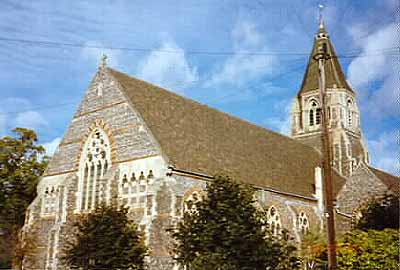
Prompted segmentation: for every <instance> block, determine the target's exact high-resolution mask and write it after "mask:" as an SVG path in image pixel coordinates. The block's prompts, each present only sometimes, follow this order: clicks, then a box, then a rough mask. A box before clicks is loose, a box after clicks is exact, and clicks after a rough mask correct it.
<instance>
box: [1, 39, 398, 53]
mask: <svg viewBox="0 0 400 270" xmlns="http://www.w3.org/2000/svg"><path fill="white" fill-rule="evenodd" d="M0 41H4V42H17V43H22V44H26V45H33V46H46V47H48V46H51V47H75V48H89V49H103V50H120V51H132V52H159V53H170V54H197V55H221V56H227V55H249V56H256V55H260V56H262V55H264V56H273V55H283V56H309V53H301V52H292V53H290V52H279V51H269V52H267V51H264V52H262V51H261V52H256V51H253V52H249V51H196V50H187V51H185V50H165V49H154V48H134V47H113V46H100V45H90V44H82V43H69V42H58V41H49V40H47V41H44V40H32V39H17V38H6V37H0ZM394 48H396V49H398V47H394ZM394 48H384V49H379V50H375V51H371V52H386V51H387V50H389V49H394ZM360 53H361V52H360ZM338 57H339V58H341V57H343V58H346V57H347V58H349V57H357V56H355V55H345V54H343V55H340V56H338Z"/></svg>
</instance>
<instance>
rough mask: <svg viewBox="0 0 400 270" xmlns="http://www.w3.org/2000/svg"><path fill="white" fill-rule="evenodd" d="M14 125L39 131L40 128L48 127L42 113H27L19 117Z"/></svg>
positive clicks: (20, 114)
mask: <svg viewBox="0 0 400 270" xmlns="http://www.w3.org/2000/svg"><path fill="white" fill-rule="evenodd" d="M14 125H15V126H17V127H24V128H29V129H33V130H37V129H38V128H41V127H44V126H47V125H48V122H47V121H46V119H44V117H43V116H42V115H41V114H40V113H38V112H36V111H26V112H22V113H19V114H18V115H17V117H16V118H15V120H14Z"/></svg>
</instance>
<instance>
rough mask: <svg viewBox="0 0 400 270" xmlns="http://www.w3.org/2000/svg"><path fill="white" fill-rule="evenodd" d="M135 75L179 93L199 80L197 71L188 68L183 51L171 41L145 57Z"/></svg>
mask: <svg viewBox="0 0 400 270" xmlns="http://www.w3.org/2000/svg"><path fill="white" fill-rule="evenodd" d="M136 73H137V76H138V77H139V78H141V79H143V80H145V81H149V82H151V83H154V84H156V85H159V86H162V87H165V88H167V89H169V90H173V91H175V92H180V93H182V92H183V91H184V89H185V88H186V87H187V86H189V85H191V84H193V83H195V82H196V81H198V79H199V78H198V74H197V69H196V67H192V66H190V64H189V62H188V60H187V59H186V56H185V51H184V50H183V49H182V48H180V47H179V46H178V45H177V44H176V43H175V42H174V41H171V40H169V41H165V42H164V43H163V44H162V45H161V47H160V48H159V49H157V50H154V51H152V52H151V53H150V54H149V55H147V57H146V58H145V59H144V60H143V61H142V62H141V63H140V64H139V66H138V69H137V72H136Z"/></svg>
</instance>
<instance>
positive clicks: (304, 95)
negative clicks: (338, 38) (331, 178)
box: [291, 20, 369, 176]
mask: <svg viewBox="0 0 400 270" xmlns="http://www.w3.org/2000/svg"><path fill="white" fill-rule="evenodd" d="M321 46H324V47H326V50H327V53H328V59H327V60H326V62H325V80H326V94H327V97H326V102H327V107H328V111H327V114H328V118H329V123H328V129H329V134H330V143H331V147H332V155H333V159H332V160H333V166H334V168H336V169H337V170H338V172H339V173H340V174H342V175H344V176H350V175H351V174H352V172H353V170H354V169H355V168H356V167H357V166H358V164H359V163H360V162H364V163H367V164H368V163H369V157H368V152H367V149H366V147H365V145H364V142H363V136H362V131H361V127H360V111H359V109H358V106H357V101H356V94H355V92H354V91H353V89H352V88H351V87H350V85H349V84H348V83H347V81H346V78H345V76H344V73H343V71H342V68H341V66H340V63H339V61H338V57H337V55H336V52H335V50H334V47H333V45H332V43H331V41H330V38H329V35H328V33H327V31H326V30H325V26H324V23H323V21H322V20H321V21H320V24H319V29H318V32H317V34H316V36H315V39H314V45H313V48H312V51H311V55H310V57H309V60H308V65H307V69H306V72H305V74H304V78H303V82H302V84H301V87H300V90H299V92H298V94H297V96H296V97H295V98H294V102H293V106H292V110H291V136H292V137H293V138H295V139H297V140H299V141H301V142H302V143H305V144H307V145H310V146H312V147H314V148H316V149H317V150H320V151H321V149H322V144H321V103H320V96H319V84H318V80H319V74H318V72H319V71H318V62H317V61H316V60H315V59H314V56H315V55H316V54H317V53H318V51H317V50H318V48H319V47H321Z"/></svg>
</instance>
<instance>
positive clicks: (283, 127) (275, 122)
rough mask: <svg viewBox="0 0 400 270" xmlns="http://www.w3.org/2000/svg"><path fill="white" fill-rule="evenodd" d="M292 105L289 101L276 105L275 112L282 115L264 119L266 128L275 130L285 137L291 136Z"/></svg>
mask: <svg viewBox="0 0 400 270" xmlns="http://www.w3.org/2000/svg"><path fill="white" fill-rule="evenodd" d="M291 105H292V104H291V101H288V100H283V101H281V102H277V103H274V106H273V107H274V111H278V112H280V115H279V116H274V117H268V118H266V119H264V121H263V124H264V126H265V127H267V128H270V129H273V130H275V131H277V132H279V133H281V134H283V135H286V136H289V135H290V134H289V133H290V110H291Z"/></svg>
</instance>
